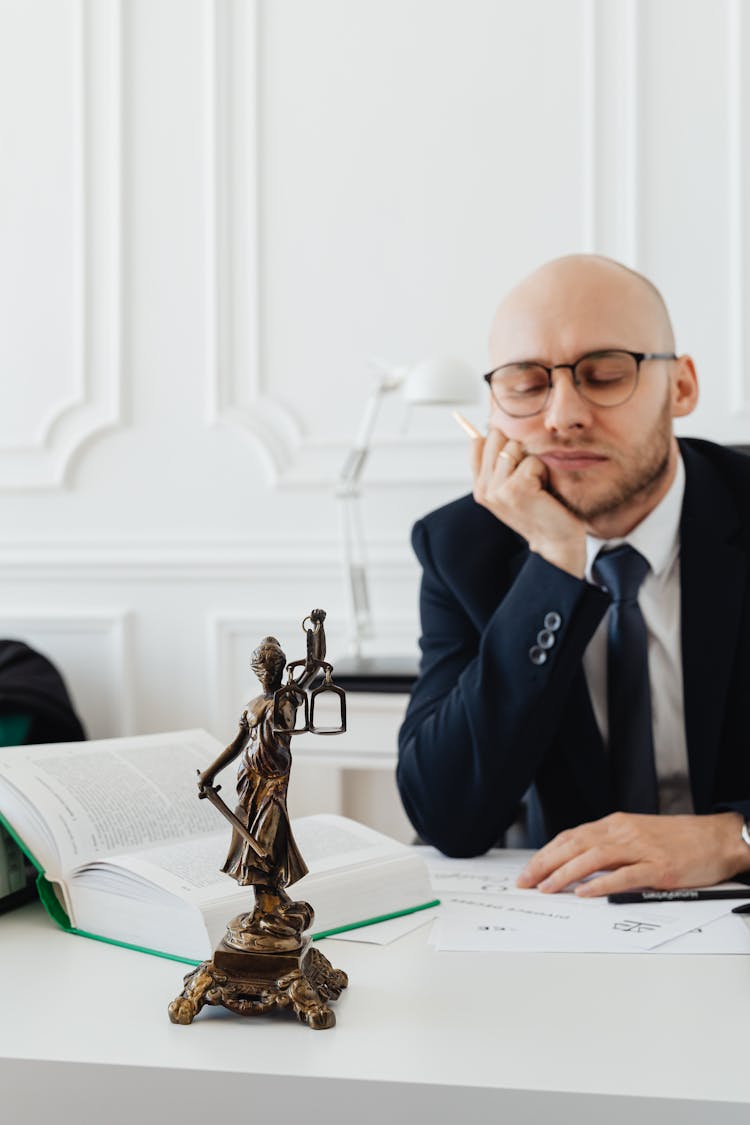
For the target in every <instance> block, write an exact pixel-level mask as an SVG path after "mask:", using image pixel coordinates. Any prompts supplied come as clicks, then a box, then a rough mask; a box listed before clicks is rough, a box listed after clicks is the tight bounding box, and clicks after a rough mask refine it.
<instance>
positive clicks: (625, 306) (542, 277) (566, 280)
mask: <svg viewBox="0 0 750 1125" xmlns="http://www.w3.org/2000/svg"><path fill="white" fill-rule="evenodd" d="M670 345H671V336H670V333H669V328H668V325H667V329H666V334H665V328H664V325H663V323H661V318H660V316H659V308H658V305H655V303H654V301H653V299H652V295H651V293H650V291H648V290H647V289H645V287H643V286H642V283H641V284H640V285H639V284H638V283H637V281H636V279H634V278H631V277H630V275H628V274H627V273H625V272H624V271H621V270H616V269H613V268H611V267H610V268H602V265H601V263H597V262H594V263H591V262H588V263H587V264H586V266H583V267H581V266H579V267H578V269H577V270H576V268H575V267H574V266H572V265H570V266H568V267H567V268H558V269H557V270H554V269H552V268H551V267H547V268H546V272H545V270H543V271H539V274H538V275H534V276H532V278H531V279H529V281H527V282H526V283H524V284H522V286H520V287H519V289H518V290H516V291H515V292H514V293H513V294H511V296H510V297H509V298H508V299H507V301H506V302H505V303H504V305H503V306H501V309H500V311H499V313H498V318H497V320H496V322H495V325H494V328H493V333H492V338H491V358H492V363H493V366H500V365H501V364H504V363H509V362H515V361H519V360H538V361H539V362H540V363H543V364H545V365H547V366H552V365H555V364H565V363H571V364H572V363H574V362H575V361H576V360H577V359H579V358H580V357H581V356H582V355H585V354H586V353H588V352H593V351H597V350H601V349H609V348H622V349H625V350H629V351H639V352H652V351H653V352H671V351H672V346H670ZM682 362H683V361H668V360H650V361H646V362H644V363H643V364H642V367H641V372H640V378H639V381H638V385H637V387H636V389H635V392H634V394H633V395H632V397H631V398H630V399H629V400H628V401H627V402H625V403H623V404H621V405H620V406H615V407H599V406H594V405H593V404H591V403H589V402H587V401H586V400H585V399H583V398H582V397H581V396H580V394H579V393H578V391H577V389H576V387H575V386H574V384H573V382H572V376H571V372H570V371H569V370H568V369H566V368H563V369H561V370H559V371H555V372H554V373H553V384H554V389H553V391H552V394H551V396H550V399H549V401H548V403H547V406H546V408H545V410H544V411H543V412H542V413H541V414H536V415H533V416H532V417H530V418H512V417H509V416H508V415H507V414H506V413H505V412H504V411H502V410H501V409H500V408H499V407H497V406H496V404H495V403H494V401H493V400H491V416H490V424H491V425H492V426H495V427H496V428H498V429H499V430H501V431H502V432H503V433H504V434H505V435H506V437H508V438H511V439H513V440H516V441H519V442H521V444H522V445H523V447H524V449H525V451H526V452H527V453H529V454H535V455H536V456H538V457H540V459H541V460H542V461H544V463H545V464H546V466H547V468H548V470H549V480H548V484H547V487H548V488H549V491H550V492H551V493H552V494H553V495H555V496H557V497H558V498H559V499H560V500H561V501H562V503H564V504H565V506H566V507H568V508H569V509H570V510H571V511H573V512H574V513H575V514H576V515H578V516H579V517H580V518H581V519H583V520H584V521H585V522H586V523H587V524H588V525H590V526H591V525H596V523H597V521H602V519H604V521H605V522H607V523H609V522H611V519H612V518H615V519H616V520H619V522H623V520H624V524H627V523H629V524H630V526H633V525H634V523H636V522H638V521H639V519H641V518H643V515H644V514H646V512H647V511H648V510H650V508H651V507H653V506H654V504H655V503H657V502H658V500H659V499H660V498H661V496H662V495H663V494H664V492H665V491H666V488H667V487H668V485H669V483H670V482H671V479H672V475H673V473H674V466H675V463H676V446H675V442H674V438H673V435H672V417H673V413H687V412H688V410H682V409H679V408H678V409H677V410H675V401H674V400H675V395H674V383H675V378H676V375H675V372H674V370H673V369H674V368H675V367H676V366H679V364H680V363H682ZM690 409H692V405H691V406H690ZM629 514H632V516H633V518H632V520H631V519H628V515H629ZM629 529H630V528H629V527H625V530H629ZM592 530H596V527H595V526H592ZM625 530H620V531H619V533H620V534H624V533H625ZM608 533H609V534H612V531H611V530H610V531H609V532H608ZM615 533H618V532H615Z"/></svg>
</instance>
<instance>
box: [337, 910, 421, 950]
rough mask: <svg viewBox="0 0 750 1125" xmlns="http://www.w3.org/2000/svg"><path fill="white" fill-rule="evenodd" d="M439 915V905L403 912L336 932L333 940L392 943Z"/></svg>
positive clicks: (372, 943)
mask: <svg viewBox="0 0 750 1125" xmlns="http://www.w3.org/2000/svg"><path fill="white" fill-rule="evenodd" d="M437 917H438V907H436V906H433V907H430V909H429V910H418V911H416V913H414V914H403V915H402V916H401V917H400V918H387V919H386V920H385V922H375V923H373V925H371V926H360V927H359V928H358V929H356V930H345V931H344V932H343V933H340V934H334V936H333V937H332V938H330V940H331V941H355V942H364V943H365V944H369V945H390V943H391V942H392V941H395V940H396V939H397V938H400V937H403V936H404V934H410V933H411V932H412V930H418V929H419V927H420V926H426V925H427V924H428V922H434V921H435V919H436V918H437Z"/></svg>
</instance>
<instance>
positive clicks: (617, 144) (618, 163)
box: [582, 0, 642, 268]
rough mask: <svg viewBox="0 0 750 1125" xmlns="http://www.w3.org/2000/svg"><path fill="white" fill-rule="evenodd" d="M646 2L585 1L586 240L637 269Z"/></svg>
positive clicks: (590, 249)
mask: <svg viewBox="0 0 750 1125" xmlns="http://www.w3.org/2000/svg"><path fill="white" fill-rule="evenodd" d="M639 3H640V0H608V3H606V4H602V3H600V2H599V0H584V7H583V13H582V37H583V72H582V99H583V107H584V120H585V124H584V130H583V188H584V190H583V202H582V207H583V216H582V219H583V232H584V237H583V242H584V247H585V249H586V250H587V251H588V252H589V253H600V254H607V255H609V256H610V257H613V258H617V259H618V260H619V261H621V262H624V263H625V264H626V265H629V266H631V267H633V268H637V263H638V261H639V257H640V250H641V248H640V234H639V216H640V206H641V198H642V196H641V190H640V188H641V159H640V146H639V141H638V137H639V126H640V123H641V110H640V99H639V61H638V60H639V54H640V38H641V20H640V14H639Z"/></svg>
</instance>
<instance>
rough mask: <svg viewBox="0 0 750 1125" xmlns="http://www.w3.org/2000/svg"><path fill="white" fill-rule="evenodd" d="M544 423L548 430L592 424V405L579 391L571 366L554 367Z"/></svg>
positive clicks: (561, 429) (572, 428)
mask: <svg viewBox="0 0 750 1125" xmlns="http://www.w3.org/2000/svg"><path fill="white" fill-rule="evenodd" d="M544 425H545V426H546V428H547V429H548V430H550V431H558V432H563V431H565V430H574V429H579V428H585V427H587V426H590V425H591V407H590V405H589V403H587V402H586V400H585V399H584V398H582V397H581V395H580V394H579V393H578V388H577V386H576V385H575V383H574V382H573V372H572V371H571V370H570V368H569V367H564V366H562V365H561V366H560V367H556V368H555V369H554V375H553V376H552V390H551V391H550V397H549V402H548V403H547V408H546V410H545V412H544Z"/></svg>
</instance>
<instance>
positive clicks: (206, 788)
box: [198, 770, 268, 865]
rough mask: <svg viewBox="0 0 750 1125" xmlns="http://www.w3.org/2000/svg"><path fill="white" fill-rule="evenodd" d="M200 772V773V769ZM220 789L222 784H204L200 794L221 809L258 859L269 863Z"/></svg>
mask: <svg viewBox="0 0 750 1125" xmlns="http://www.w3.org/2000/svg"><path fill="white" fill-rule="evenodd" d="M198 773H200V770H198ZM220 789H221V786H220V785H202V786H201V788H200V791H199V793H198V796H199V797H207V798H208V800H209V801H210V802H211V804H212V805H213V806H214V808H215V809H218V810H219V812H220V813H221V815H222V816H223V817H225V818H226V819H227V820H228V821H229V823H230V824H231V825H232V828H234V830H235V831H236V832H238V833H239V834H240V836H241V837H242V839H243V840H244V841H245V843H246V844H248V845H249V847H250V848H251V849H252V851H254V852H255V854H256V855H257V857H258V859H259V860H261V862H262V863H263V864H264V865H267V864H268V856H267V855H266V853H265V852H264V851H263V849H262V848H261V846H260V844H259V843H258V841H257V840H256V839H255V837H254V836H251V834H250V833H249V832H248V830H247V828H246V827H245V825H244V824H243V823H242V821H241V820H240V818H239V817H238V816H235V814H234V813H233V812H232V810H231V809H230V808H229V806H228V805H226V804H225V803H224V801H222V799H221V797H220V796H219V790H220Z"/></svg>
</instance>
